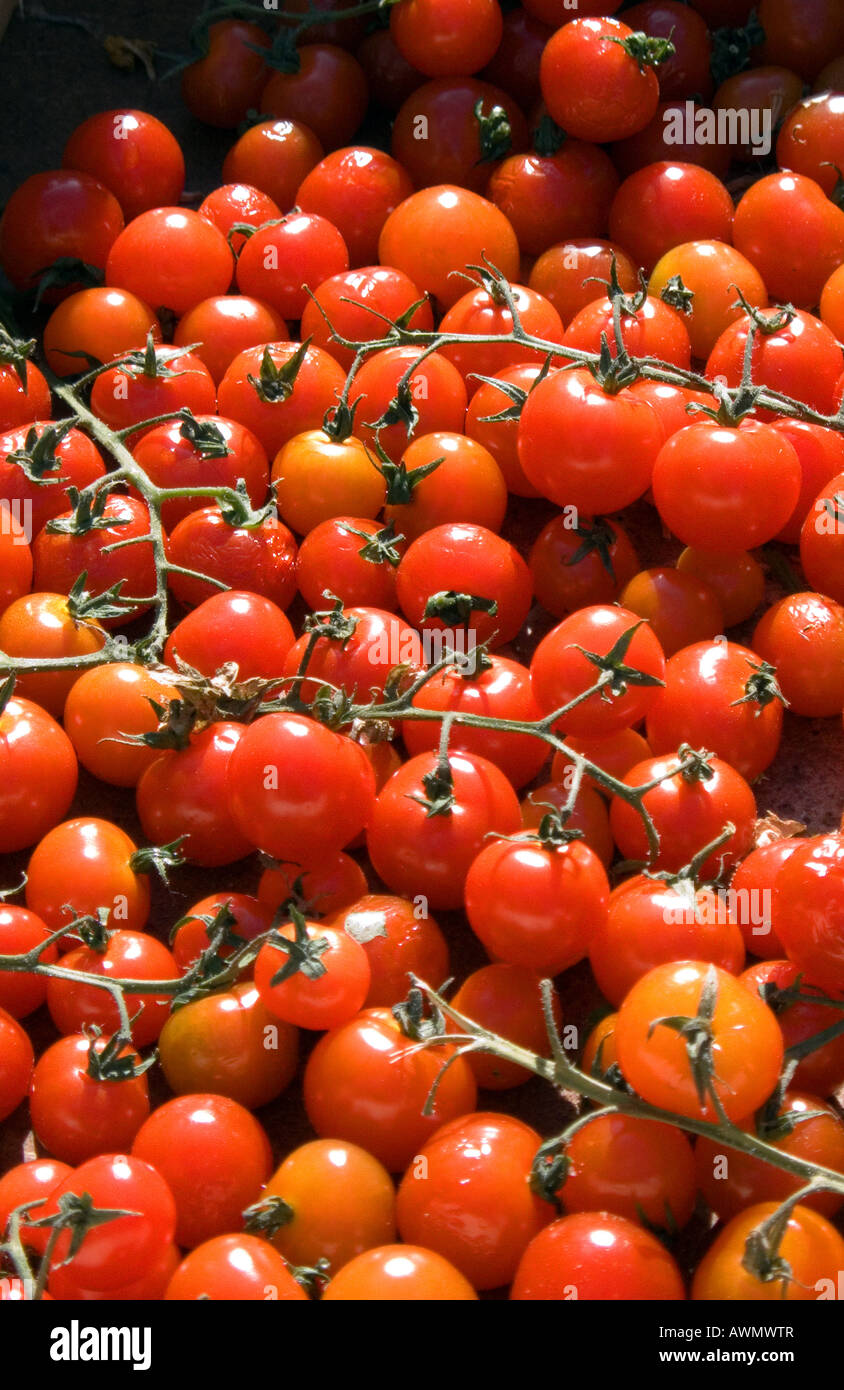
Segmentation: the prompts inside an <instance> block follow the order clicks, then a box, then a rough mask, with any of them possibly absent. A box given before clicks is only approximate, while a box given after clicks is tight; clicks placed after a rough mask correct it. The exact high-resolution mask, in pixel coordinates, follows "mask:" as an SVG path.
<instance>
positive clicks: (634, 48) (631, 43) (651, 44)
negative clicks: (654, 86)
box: [604, 30, 677, 71]
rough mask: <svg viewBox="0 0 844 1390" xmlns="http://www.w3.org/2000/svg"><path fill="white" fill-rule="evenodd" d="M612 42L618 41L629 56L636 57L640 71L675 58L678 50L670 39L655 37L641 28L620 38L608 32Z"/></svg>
mask: <svg viewBox="0 0 844 1390" xmlns="http://www.w3.org/2000/svg"><path fill="white" fill-rule="evenodd" d="M604 37H606V38H607V39H608V40H609V42H610V43H617V44H618V46H619V48H623V49H624V51H625V53H626V54H627V55H628V57H630V58H633V59H635V61H636V62H637V63H638V64H639V69H640V71H644V69H645V68H657V67H659V65H660V63H664V62H666V60H667V59H668V58H673V57H674V54H675V53H676V52H677V50H676V48H675V47H674V45H673V43H672V42H671V40H670V39H659V38H654V37H653V36H652V35H650V34H646V33H644V31H642V30H639V31H638V32H637V33H635V34H628V36H627V38H625V39H619V38H617V37H616V36H615V35H614V34H607V35H605V36H604Z"/></svg>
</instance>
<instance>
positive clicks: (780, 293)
mask: <svg viewBox="0 0 844 1390" xmlns="http://www.w3.org/2000/svg"><path fill="white" fill-rule="evenodd" d="M798 226H799V229H800V230H799V233H797V232H796V229H797V227H798ZM774 227H776V228H777V229H778V232H779V234H778V235H777V236H775V237H774V240H775V241H776V250H775V251H774V250H773V247H772V242H771V233H772V230H773V228H774ZM733 240H734V242H735V245H736V247H737V249H738V250H739V251H740V252H741V253H742V255H744V256H747V258H748V260H750V261H752V263H753V265H755V266H756V269H757V270H758V271H759V273H760V274H761V276H762V278H763V280H764V281H765V285H766V287H767V289H768V293H769V294H770V295H771V296H772V297H773V298H775V299H778V300H780V301H781V302H783V303H791V304H794V305H795V306H796V308H798V309H812V308H813V307H814V305H815V304H817V302H818V300H819V299H820V295H821V290H822V289H823V287H824V285H825V284H826V281H827V280H828V279H829V277H830V275H831V274H832V272H833V270H835V269H836V268H837V266H839V265H840V264H841V261H842V259H844V212H842V211H841V209H840V208H838V207H836V206H835V204H834V203H833V202H831V201H830V199H829V198H827V196H826V194H825V193H824V191H823V189H822V188H821V186H820V184H817V183H815V181H814V179H809V178H806V176H805V175H804V174H790V173H777V174H768V175H767V176H766V177H765V178H763V179H760V180H759V182H758V183H755V184H754V185H753V186H752V187H751V188H749V189H748V190H747V192H746V193H745V194H744V196H743V197H742V198H741V200H740V201H739V203H738V206H737V207H736V215H735V219H734V222H733Z"/></svg>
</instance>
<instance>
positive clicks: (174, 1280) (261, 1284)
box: [164, 1235, 308, 1303]
mask: <svg viewBox="0 0 844 1390" xmlns="http://www.w3.org/2000/svg"><path fill="white" fill-rule="evenodd" d="M164 1298H165V1300H166V1301H167V1302H168V1303H171V1302H176V1301H177V1302H180V1303H186V1302H194V1301H195V1300H197V1299H202V1300H205V1299H210V1300H211V1301H212V1302H220V1301H225V1302H241V1303H243V1302H247V1301H249V1300H252V1301H263V1300H266V1299H268V1298H272V1299H273V1300H274V1301H275V1300H278V1301H280V1302H284V1303H297V1302H298V1303H302V1302H305V1303H307V1301H308V1295H307V1294H306V1293H305V1290H304V1289H303V1288H302V1286H301V1284H297V1283H296V1280H295V1279H294V1278H293V1275H292V1274H291V1273H290V1269H289V1267H288V1266H287V1264H285V1262H284V1260H283V1259H282V1258H281V1255H279V1253H278V1251H276V1250H273V1248H272V1246H271V1245H268V1244H267V1242H266V1241H265V1240H262V1239H261V1238H260V1237H259V1236H249V1235H219V1236H214V1237H213V1238H212V1239H211V1240H205V1241H203V1242H202V1244H201V1245H198V1246H196V1248H195V1249H194V1250H192V1251H191V1252H190V1254H189V1255H186V1256H185V1258H184V1259H183V1260H182V1262H181V1264H180V1265H179V1267H178V1269H176V1270H175V1271H174V1273H173V1275H172V1277H171V1279H170V1282H169V1284H168V1285H167V1289H166V1291H165V1293H164Z"/></svg>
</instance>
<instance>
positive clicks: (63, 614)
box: [0, 594, 105, 719]
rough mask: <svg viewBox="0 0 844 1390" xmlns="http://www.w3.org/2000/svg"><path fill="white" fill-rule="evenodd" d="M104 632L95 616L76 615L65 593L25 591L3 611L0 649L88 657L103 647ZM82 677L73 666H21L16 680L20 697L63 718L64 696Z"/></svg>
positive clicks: (22, 656)
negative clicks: (33, 668) (50, 668)
mask: <svg viewBox="0 0 844 1390" xmlns="http://www.w3.org/2000/svg"><path fill="white" fill-rule="evenodd" d="M104 642H105V632H104V631H103V629H102V627H101V625H100V624H99V623H98V622H97V620H96V618H93V617H89V618H84V619H78V618H76V617H74V615H73V613H72V611H71V608H70V607H69V605H68V600H67V599H66V598H65V597H64V596H63V595H62V594H24V595H23V597H21V598H16V599H15V600H14V602H13V603H10V604H9V606H8V608H6V609H5V611H4V612H3V614H2V616H0V649H2V650H3V651H4V652H6V653H7V654H8V655H9V656H10V657H15V658H18V659H19V660H21V661H27V660H32V659H37V660H46V659H51V660H52V659H56V658H58V659H60V660H64V659H65V658H68V657H80V658H84V657H86V656H88V655H90V653H92V652H97V651H100V649H101V648H102V646H103V643H104ZM78 679H79V671H78V670H75V669H74V668H73V667H70V668H66V669H64V670H57V671H31V672H30V671H26V670H24V671H22V672H21V674H20V675H19V676H18V677H17V679H16V682H15V689H16V690H17V691H18V692H19V693H20V695H21V696H23V697H24V698H26V699H28V700H33V701H34V702H35V703H36V704H38V705H41V707H42V708H43V709H45V710H47V712H48V714H52V715H53V716H54V718H56V719H61V717H62V714H63V712H64V707H65V701H66V700H67V697H68V695H69V694H70V692H71V690H72V689H73V687H74V685H75V684H76V682H77V680H78Z"/></svg>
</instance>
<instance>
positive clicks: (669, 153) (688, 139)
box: [610, 98, 731, 179]
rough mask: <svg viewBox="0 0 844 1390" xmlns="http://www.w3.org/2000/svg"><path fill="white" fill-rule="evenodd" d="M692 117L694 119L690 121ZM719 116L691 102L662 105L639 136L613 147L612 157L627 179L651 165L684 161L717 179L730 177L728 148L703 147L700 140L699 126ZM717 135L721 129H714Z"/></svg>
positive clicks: (631, 136) (706, 107)
mask: <svg viewBox="0 0 844 1390" xmlns="http://www.w3.org/2000/svg"><path fill="white" fill-rule="evenodd" d="M690 113H691V117H692V119H690ZM715 119H716V118H715V113H714V111H712V109H711V107H710V106H705V105H701V104H700V103H699V102H694V101H692V104H691V106H690V105H689V99H685V100H683V99H677V98H675V99H674V100H673V101H661V102H660V103H659V105H658V106H657V108H656V113H655V115H653V116H652V117H651V119H650V120H649V121H648V123H647V125H645V126H643V127H642V129H641V130H639V131H637V132H636V134H635V135H628V136H627V137H626V138H625V139H624V140H616V141H615V143H614V144H612V145H611V146H610V154H611V156H612V160H613V163H614V164H615V167H616V169H617V170H618V172H619V174H621V176H622V177H623V178H626V177H629V176H630V174H635V173H636V170H637V169H644V168H645V167H646V165H648V164H659V163H661V162H662V161H663V160H669V161H670V162H671V163H672V164H673V163H674V162H675V161H676V160H682V162H683V163H684V164H697V165H699V166H700V167H701V168H702V169H708V170H709V172H710V173H711V174H714V175H715V176H716V178H719V179H723V178H725V177H726V175H727V173H728V171H729V168H730V162H731V153H730V147H729V145H728V144H726V143H724V144H719V143H718V142H717V140H716V141H714V142H713V143H709V144H702V143H701V142H700V141H699V140H698V139H697V138H696V137H697V134H698V126H697V125H696V123H697V122H701V123H704V122H705V123H707V124H709V123H710V122H715ZM712 128H714V129H715V131H716V133H717V125H716V126H714V127H712Z"/></svg>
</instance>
